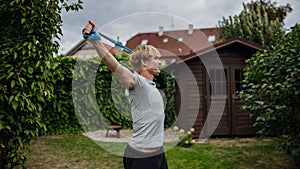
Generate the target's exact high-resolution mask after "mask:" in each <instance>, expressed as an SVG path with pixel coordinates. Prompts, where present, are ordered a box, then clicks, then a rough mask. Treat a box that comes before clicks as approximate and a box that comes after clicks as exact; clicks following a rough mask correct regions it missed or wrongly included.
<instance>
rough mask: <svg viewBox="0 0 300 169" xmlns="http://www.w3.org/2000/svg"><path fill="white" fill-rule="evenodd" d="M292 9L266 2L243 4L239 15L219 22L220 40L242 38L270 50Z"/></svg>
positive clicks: (280, 34)
mask: <svg viewBox="0 0 300 169" xmlns="http://www.w3.org/2000/svg"><path fill="white" fill-rule="evenodd" d="M291 11H292V8H291V7H290V5H289V4H287V5H286V6H279V7H277V6H276V3H275V2H274V3H273V4H272V3H271V2H270V1H268V2H265V1H262V0H261V1H259V2H258V1H256V2H253V1H251V2H250V3H247V4H245V3H243V10H242V11H241V13H240V14H239V15H235V16H229V18H228V19H227V18H225V17H223V20H222V21H219V25H218V27H219V28H220V30H221V32H220V39H221V40H223V41H224V40H228V39H231V38H237V37H239V38H243V39H245V40H248V41H251V42H254V43H256V44H260V45H262V46H264V47H267V48H272V46H274V45H275V44H276V43H277V41H278V40H279V39H280V37H281V36H282V35H283V34H284V30H283V19H284V18H285V17H286V15H287V13H288V12H291Z"/></svg>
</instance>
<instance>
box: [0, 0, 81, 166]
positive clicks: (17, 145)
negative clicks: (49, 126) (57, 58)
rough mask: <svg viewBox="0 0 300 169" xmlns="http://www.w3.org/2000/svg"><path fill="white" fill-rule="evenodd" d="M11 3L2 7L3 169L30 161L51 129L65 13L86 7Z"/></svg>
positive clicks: (53, 1)
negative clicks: (48, 113) (42, 133)
mask: <svg viewBox="0 0 300 169" xmlns="http://www.w3.org/2000/svg"><path fill="white" fill-rule="evenodd" d="M64 1H65V0H59V1H58V0H44V1H40V0H31V1H25V0H10V1H1V3H0V17H1V20H0V26H1V33H2V34H1V36H0V53H1V58H0V60H1V62H0V82H1V83H0V93H1V94H0V100H1V103H0V168H1V169H4V168H13V167H14V166H17V165H22V166H23V167H24V163H25V161H26V152H27V150H28V149H29V143H30V140H31V139H32V138H34V137H36V136H37V135H38V132H39V130H43V129H45V125H44V124H43V123H42V121H41V115H42V112H43V108H44V105H45V103H46V102H47V100H49V99H51V98H52V95H53V94H52V92H53V83H54V79H53V77H52V74H51V71H52V63H53V55H54V54H55V53H57V52H58V48H59V43H58V42H57V41H56V40H54V39H59V36H60V35H62V31H61V28H60V26H61V24H62V19H61V17H60V13H61V11H62V10H63V9H66V10H67V11H68V10H78V9H80V8H82V6H81V4H82V2H81V1H80V0H78V2H77V3H73V4H70V5H69V4H67V3H66V2H64Z"/></svg>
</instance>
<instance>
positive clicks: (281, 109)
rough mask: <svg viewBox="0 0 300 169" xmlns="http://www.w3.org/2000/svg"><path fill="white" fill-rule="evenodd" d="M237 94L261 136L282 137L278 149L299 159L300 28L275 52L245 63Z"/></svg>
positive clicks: (282, 39)
mask: <svg viewBox="0 0 300 169" xmlns="http://www.w3.org/2000/svg"><path fill="white" fill-rule="evenodd" d="M247 63H248V65H247V66H246V68H245V69H244V71H245V72H244V75H245V80H244V81H243V83H244V85H243V91H242V92H241V93H240V94H241V97H242V98H243V101H244V106H243V109H245V110H248V111H249V112H250V113H251V115H252V116H255V117H256V123H255V125H256V126H258V127H260V129H261V130H260V131H259V134H261V135H270V134H271V135H276V136H280V137H282V143H281V146H280V147H281V148H282V149H284V150H287V151H288V152H289V153H290V154H291V155H293V156H294V157H296V158H298V161H299V157H300V146H299V145H300V108H299V104H300V83H299V81H300V78H299V77H300V25H299V24H296V25H295V26H294V27H293V28H292V30H291V32H289V33H287V34H286V35H285V36H283V37H282V38H281V41H280V42H279V43H278V44H277V45H276V46H275V47H274V50H265V51H260V52H258V53H257V54H256V55H255V57H253V58H251V59H249V60H247Z"/></svg>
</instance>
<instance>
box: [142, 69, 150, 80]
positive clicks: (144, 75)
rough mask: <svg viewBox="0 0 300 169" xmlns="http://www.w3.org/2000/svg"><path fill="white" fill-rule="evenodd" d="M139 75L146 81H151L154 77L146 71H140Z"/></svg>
mask: <svg viewBox="0 0 300 169" xmlns="http://www.w3.org/2000/svg"><path fill="white" fill-rule="evenodd" d="M139 75H141V76H143V77H144V78H146V79H149V80H153V79H154V75H153V74H150V73H149V72H148V71H146V70H144V71H141V72H140V73H139Z"/></svg>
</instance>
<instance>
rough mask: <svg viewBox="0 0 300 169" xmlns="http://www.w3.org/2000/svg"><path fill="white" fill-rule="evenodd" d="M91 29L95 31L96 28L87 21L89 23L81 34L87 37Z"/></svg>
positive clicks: (91, 22)
mask: <svg viewBox="0 0 300 169" xmlns="http://www.w3.org/2000/svg"><path fill="white" fill-rule="evenodd" d="M93 29H95V30H97V29H98V26H97V25H96V24H95V23H94V22H93V21H90V20H89V22H88V23H87V24H86V25H85V27H84V28H83V30H84V31H83V34H84V35H89V34H90V33H91V31H92V30H93Z"/></svg>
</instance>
